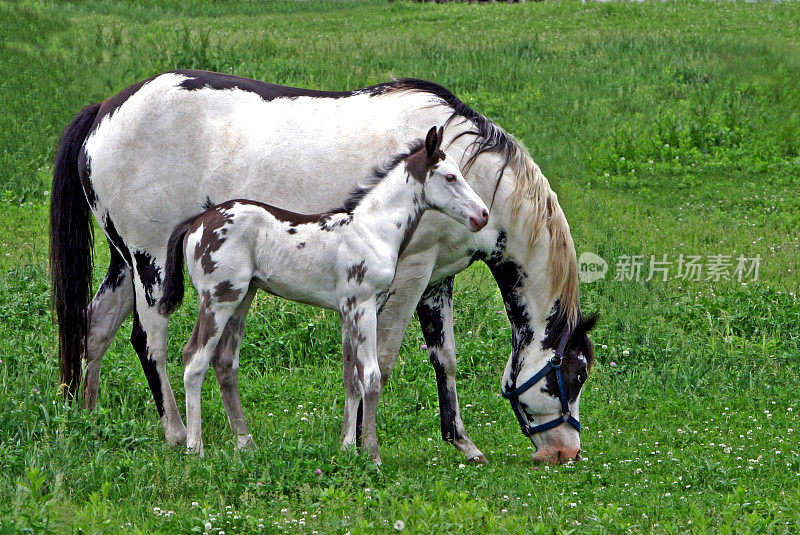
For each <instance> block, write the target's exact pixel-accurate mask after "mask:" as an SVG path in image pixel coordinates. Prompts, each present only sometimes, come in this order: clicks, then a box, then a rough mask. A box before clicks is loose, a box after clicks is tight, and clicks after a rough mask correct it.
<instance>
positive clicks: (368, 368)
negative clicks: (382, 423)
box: [340, 296, 381, 464]
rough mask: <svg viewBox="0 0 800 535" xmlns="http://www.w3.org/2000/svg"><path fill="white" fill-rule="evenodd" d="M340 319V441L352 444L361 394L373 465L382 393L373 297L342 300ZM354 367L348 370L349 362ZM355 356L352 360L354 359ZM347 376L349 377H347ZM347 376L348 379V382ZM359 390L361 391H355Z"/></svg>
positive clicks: (365, 439) (378, 461)
mask: <svg viewBox="0 0 800 535" xmlns="http://www.w3.org/2000/svg"><path fill="white" fill-rule="evenodd" d="M340 313H341V322H342V348H343V353H344V358H345V387H346V389H347V391H348V392H347V401H346V402H345V421H344V429H343V435H344V436H343V443H344V445H345V446H348V445H352V444H354V443H355V435H356V433H355V430H356V427H357V412H358V398H359V397H361V395H359V394H362V395H363V400H364V404H363V407H364V409H363V420H362V427H363V434H362V441H363V448H364V449H365V450H366V451H368V452H369V454H370V457H372V460H374V461H375V463H376V464H381V458H380V455H379V454H378V437H377V428H376V415H377V410H378V401H379V400H380V396H381V371H380V367H379V365H378V350H377V340H376V338H377V336H376V328H377V307H376V303H375V297H374V296H371V297H370V298H369V299H367V300H364V301H362V302H360V303H358V302H357V301H356V299H355V298H354V297H350V298H348V299H347V300H345V303H344V304H343V306H342V307H341V309H340ZM348 356H349V357H350V359H351V361H353V360H354V366H353V367H352V368H351V370H350V371H349V372H348V364H349V363H348V361H347V358H348ZM353 357H355V359H353ZM348 375H349V377H348ZM348 379H349V381H348ZM358 390H361V391H362V392H358Z"/></svg>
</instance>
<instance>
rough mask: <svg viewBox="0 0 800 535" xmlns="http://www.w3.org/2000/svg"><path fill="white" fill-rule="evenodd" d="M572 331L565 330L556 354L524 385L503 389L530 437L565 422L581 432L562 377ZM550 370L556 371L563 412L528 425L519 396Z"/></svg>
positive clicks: (525, 433)
mask: <svg viewBox="0 0 800 535" xmlns="http://www.w3.org/2000/svg"><path fill="white" fill-rule="evenodd" d="M569 335H570V331H569V329H566V330H564V334H562V335H561V340H560V341H559V342H558V348H557V349H556V353H555V355H553V357H552V358H551V359H550V360H548V361H547V364H545V365H544V366H543V367H542V369H541V370H539V371H538V372H536V375H534V376H533V377H531V378H530V379H528V380H527V381H525V382H524V383H523V384H522V385H520V386H518V387H517V388H515V389H514V390H513V391H512V392H505V391H503V392H502V394H503V397H504V398H506V399H507V400H508V401H510V402H511V408H512V409H513V410H514V414H515V415H516V417H517V420H518V421H519V426H520V427H521V428H522V433H523V434H524V435H525V436H526V437H529V436H531V435H535V434H536V433H541V432H543V431H547V430H548V429H552V428H554V427H558V426H559V425H561V424H563V423H568V424H569V425H571V426H572V427H574V428H575V429H576V430H577V431H578V432H579V433H580V430H581V424H580V422H578V420H577V419H576V418H575V417H574V416H572V414H571V413H570V411H569V405H568V404H567V394H566V392H565V391H564V379H563V378H562V377H561V363H562V362H563V361H564V349H565V348H566V346H567V340H569ZM550 370H555V372H556V382H557V383H558V397H559V399H560V400H561V414H560V415H559V416H558V417H557V418H553V419H552V420H550V421H549V422H545V423H543V424H540V425H535V426H533V427H531V426H530V425H528V422H527V421H526V420H525V416H523V414H522V410H521V409H520V402H519V396H520V395H521V394H522V393H523V392H525V391H527V390H528V389H529V388H531V387H532V386H533V385H535V384H536V383H538V382H539V381H541V380H542V379H544V377H545V376H546V375H547V374H548V373H550Z"/></svg>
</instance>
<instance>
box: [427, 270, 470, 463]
mask: <svg viewBox="0 0 800 535" xmlns="http://www.w3.org/2000/svg"><path fill="white" fill-rule="evenodd" d="M417 315H418V316H419V322H420V325H421V327H422V334H423V336H424V337H425V343H426V344H427V346H428V356H429V358H430V361H431V364H433V369H434V370H435V371H436V384H437V387H438V391H439V416H440V419H441V429H442V440H444V441H445V442H449V443H451V444H453V445H454V446H455V447H456V448H457V449H458V450H459V451H461V452H462V453H463V454H464V455H466V456H467V459H469V460H470V461H473V462H478V463H485V462H486V457H484V456H483V453H482V452H481V451H480V450H479V449H478V448H477V447H476V446H475V444H473V443H472V440H470V438H469V437H468V436H467V432H466V431H465V430H464V422H463V421H462V420H461V410H460V409H459V406H458V396H457V395H456V344H455V335H454V333H453V277H452V276H451V277H447V278H445V279H442V280H441V281H439V282H437V283H435V284H433V285H431V286H429V287H428V289H427V290H425V293H424V294H423V295H422V298H421V299H420V301H419V304H418V305H417Z"/></svg>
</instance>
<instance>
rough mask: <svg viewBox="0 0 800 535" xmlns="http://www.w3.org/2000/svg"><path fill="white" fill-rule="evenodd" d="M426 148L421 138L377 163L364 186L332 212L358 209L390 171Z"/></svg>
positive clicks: (354, 191) (352, 192)
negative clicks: (383, 162) (386, 159)
mask: <svg viewBox="0 0 800 535" xmlns="http://www.w3.org/2000/svg"><path fill="white" fill-rule="evenodd" d="M424 148H425V140H424V139H420V140H417V141H414V142H413V143H412V144H410V145H409V146H408V148H407V149H406V151H405V152H401V153H399V154H395V155H394V156H393V157H392V158H391V159H390V160H389V161H388V162H386V163H385V164H383V165H377V166H375V167H374V168H373V170H372V175H370V177H369V178H368V179H367V180H366V183H365V184H364V185H363V186H357V187H356V188H355V189H354V190H353V191H351V192H350V194H349V195H348V196H347V198H346V199H345V200H344V203H343V204H342V207H341V208H337V209H335V210H331V212H346V213H348V214H349V213H350V212H352V211H353V210H355V209H356V207H357V206H358V205H359V203H360V202H361V201H362V200H363V199H364V197H365V196H366V195H367V193H369V192H370V191H372V189H373V188H375V186H377V185H378V184H380V183H381V181H382V180H383V179H384V178H386V175H388V174H389V172H390V171H391V170H392V169H394V168H395V167H397V166H398V165H400V164H401V163H402V162H403V161H404V160H405V159H406V158H408V157H409V156H411V155H412V154H414V153H415V152H418V151H421V150H422V149H424Z"/></svg>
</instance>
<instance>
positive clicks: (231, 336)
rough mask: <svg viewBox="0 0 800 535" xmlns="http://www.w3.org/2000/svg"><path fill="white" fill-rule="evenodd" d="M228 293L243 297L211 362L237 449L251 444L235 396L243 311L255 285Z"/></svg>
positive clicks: (243, 319)
mask: <svg viewBox="0 0 800 535" xmlns="http://www.w3.org/2000/svg"><path fill="white" fill-rule="evenodd" d="M230 292H231V297H234V296H237V297H238V296H241V295H244V299H242V302H241V303H239V306H238V307H236V311H235V312H234V314H233V316H231V319H230V320H228V324H227V325H226V326H225V330H224V331H223V333H222V338H221V339H220V341H219V344H218V345H217V352H216V354H215V355H214V357H213V358H212V362H213V364H214V373H215V374H216V376H217V382H218V383H219V390H220V394H221V395H222V403H223V405H225V412H226V413H227V414H228V423H229V424H230V426H231V429H232V430H233V434H234V435H236V447H237V448H238V449H240V450H241V449H244V448H247V447H248V446H252V445H253V437H252V436H251V435H250V429H249V428H248V427H247V421H246V420H245V418H244V411H242V401H241V399H240V397H239V350H240V349H241V347H242V336H243V335H244V328H245V322H246V319H247V312H248V310H249V309H250V304H251V303H252V302H253V296H255V293H256V288H255V287H249V288H247V287H245V288H240V289H231V290H230ZM235 294H236V295H235Z"/></svg>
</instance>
